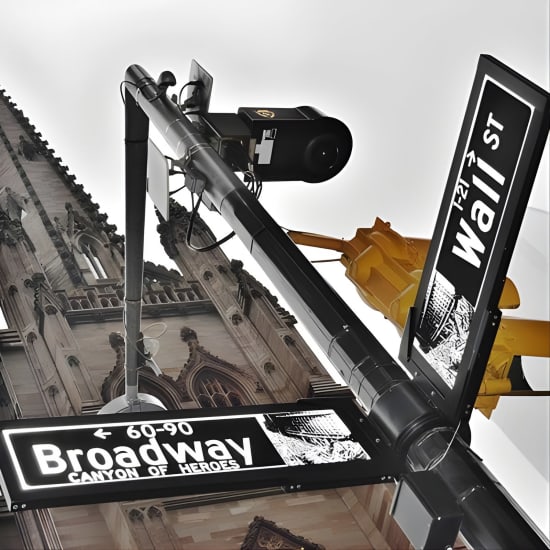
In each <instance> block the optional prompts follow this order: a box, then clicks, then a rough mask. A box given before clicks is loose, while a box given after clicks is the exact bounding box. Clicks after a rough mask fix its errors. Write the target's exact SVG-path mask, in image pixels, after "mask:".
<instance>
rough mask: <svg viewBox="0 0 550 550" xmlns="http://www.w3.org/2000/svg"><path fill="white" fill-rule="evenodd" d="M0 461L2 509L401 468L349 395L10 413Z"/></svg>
mask: <svg viewBox="0 0 550 550" xmlns="http://www.w3.org/2000/svg"><path fill="white" fill-rule="evenodd" d="M0 464H1V473H2V476H1V479H0V481H1V485H2V492H3V494H4V496H5V498H6V501H7V503H8V506H9V507H10V509H11V510H21V509H24V508H38V507H45V506H63V505H69V504H81V503H88V502H101V501H119V500H123V499H124V500H129V499H142V498H152V497H157V496H162V497H167V496H173V495H181V494H192V493H207V492H215V491H223V490H232V489H237V488H238V489H243V488H260V487H273V486H282V487H283V488H285V489H286V490H288V491H291V490H300V489H312V488H321V487H335V486H345V485H355V484H364V483H376V482H380V481H384V480H386V479H388V478H391V477H394V476H398V475H399V473H400V471H401V470H402V468H401V467H399V466H397V464H396V462H395V459H394V458H393V456H392V455H391V453H390V451H389V449H388V448H387V447H386V446H385V445H384V444H383V443H382V442H381V440H380V437H379V436H378V435H377V434H376V433H375V431H374V429H373V428H372V427H371V426H370V425H369V423H368V421H367V419H365V418H364V417H363V414H362V413H361V412H360V411H359V410H358V409H357V408H356V407H355V405H353V403H352V402H351V401H350V400H348V399H346V400H341V399H335V400H323V406H322V407H319V405H316V404H315V403H312V402H302V403H301V404H299V405H272V406H271V405H268V406H265V407H261V408H259V407H242V408H238V409H216V410H196V411H177V412H159V413H140V414H124V415H101V416H97V417H68V418H48V419H24V420H17V421H12V422H7V423H2V424H0Z"/></svg>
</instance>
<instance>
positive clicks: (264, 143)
mask: <svg viewBox="0 0 550 550" xmlns="http://www.w3.org/2000/svg"><path fill="white" fill-rule="evenodd" d="M212 84H213V79H212V76H211V75H210V74H209V73H207V72H206V71H205V70H204V69H203V68H202V67H201V66H200V65H199V64H198V63H197V62H196V61H195V60H193V62H192V65H191V72H190V77H189V82H188V84H187V85H186V87H187V89H188V92H187V98H186V99H185V101H184V102H181V97H180V98H179V99H178V100H177V102H178V104H180V108H181V109H182V110H183V111H184V112H185V114H186V115H187V116H188V117H189V118H190V120H192V122H193V124H195V126H196V127H197V128H198V129H199V130H200V131H201V133H202V134H203V135H204V136H205V137H207V139H208V140H209V142H210V145H211V146H212V147H213V148H214V149H215V150H216V151H217V152H218V154H219V155H220V156H221V157H222V158H223V159H224V160H225V161H226V162H227V163H228V164H229V165H230V166H231V167H232V169H234V170H235V171H243V172H246V171H247V170H249V171H252V172H253V173H254V175H255V176H256V177H259V178H260V179H261V180H263V181H306V182H309V183H317V182H321V181H325V180H327V179H329V178H332V177H333V176H335V175H336V174H338V172H340V170H342V168H343V167H344V166H345V165H346V163H347V161H348V159H349V157H350V154H351V149H352V137H351V133H350V131H349V129H348V128H347V126H346V125H345V124H344V123H343V122H340V121H339V120H337V119H335V118H332V117H327V116H325V115H324V114H323V113H321V112H320V111H318V110H317V109H315V108H314V107H307V106H306V107H296V108H270V107H240V108H239V109H238V112H237V113H210V112H209V111H208V107H209V104H210V96H211V93H212ZM180 95H181V92H180ZM174 99H175V98H174Z"/></svg>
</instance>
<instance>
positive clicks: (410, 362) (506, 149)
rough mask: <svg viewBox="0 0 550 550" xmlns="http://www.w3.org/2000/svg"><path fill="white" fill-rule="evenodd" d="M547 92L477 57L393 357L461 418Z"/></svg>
mask: <svg viewBox="0 0 550 550" xmlns="http://www.w3.org/2000/svg"><path fill="white" fill-rule="evenodd" d="M549 97H550V96H549V94H548V93H547V92H546V91H544V90H542V89H541V88H539V87H538V86H536V85H535V84H533V83H531V82H529V81H528V80H527V79H525V78H523V77H522V76H521V75H519V74H517V73H515V72H514V71H512V70H511V69H509V68H508V67H506V66H505V65H503V64H502V63H500V62H499V61H497V60H496V59H493V58H491V57H489V56H485V55H482V56H481V57H480V60H479V64H478V68H477V72H476V76H475V80H474V85H473V88H472V92H471V95H470V100H469V103H468V107H467V110H466V115H465V117H464V122H463V126H462V130H461V133H460V136H459V140H458V145H457V148H456V152H455V156H454V159H453V163H452V166H451V171H450V175H449V179H448V182H447V187H446V189H445V194H444V197H443V201H442V205H441V209H440V212H439V216H438V219H437V223H436V227H435V230H434V235H433V238H432V242H431V246H430V251H429V254H428V258H427V261H426V265H425V267H424V271H423V274H422V279H421V281H420V285H419V289H418V294H417V297H416V302H415V305H414V308H413V309H412V314H411V316H410V318H409V323H408V326H407V329H406V331H405V335H404V339H403V344H402V347H401V352H400V359H401V360H403V361H404V363H405V365H406V366H407V368H408V369H409V370H410V372H411V373H413V374H414V375H415V380H416V382H417V384H419V385H420V387H421V388H422V389H423V390H424V391H425V392H426V393H427V394H428V395H429V396H430V399H431V400H432V401H433V402H434V403H436V405H437V406H438V407H439V408H440V409H441V410H442V411H443V412H444V413H445V414H446V416H447V417H448V419H449V420H450V421H451V422H453V423H457V422H458V421H460V419H467V418H468V417H469V414H470V413H471V407H472V405H473V401H474V400H475V397H476V395H477V392H478V390H479V385H480V382H481V378H482V377H483V373H484V371H485V365H486V364H487V359H488V356H489V353H490V350H491V348H492V345H493V341H494V337H495V334H496V330H497V329H498V325H499V322H500V315H501V312H500V311H499V310H498V300H499V298H500V294H501V292H502V288H503V284H504V279H505V277H506V271H507V269H508V265H509V263H510V258H511V255H512V251H513V248H514V245H515V242H516V239H517V235H518V232H519V228H520V225H521V220H522V218H523V215H524V212H525V209H526V207H527V201H528V198H529V194H530V192H531V188H532V185H533V180H534V178H535V174H536V170H537V167H538V164H539V162H540V158H541V156H542V151H543V148H544V144H545V142H546V138H547V135H548V129H549V119H550V106H549V105H550V100H549Z"/></svg>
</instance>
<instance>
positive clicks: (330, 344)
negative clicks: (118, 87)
mask: <svg viewBox="0 0 550 550" xmlns="http://www.w3.org/2000/svg"><path fill="white" fill-rule="evenodd" d="M125 82H126V90H127V91H128V92H129V93H130V94H131V95H132V96H133V98H134V100H135V102H136V104H137V105H139V107H140V108H141V109H142V110H143V112H144V113H145V114H146V115H147V117H148V118H149V120H150V121H151V122H152V123H153V124H154V125H155V126H156V127H157V128H158V130H159V131H160V133H161V135H163V136H164V138H165V139H166V141H167V142H168V144H170V146H171V147H172V149H173V150H174V152H175V154H176V157H177V159H178V160H180V161H181V163H182V165H183V166H185V167H189V168H191V169H193V170H194V171H196V172H199V173H201V174H202V175H203V177H204V180H205V181H206V187H205V193H206V195H207V196H208V198H209V200H210V201H211V203H212V204H213V205H214V206H215V208H216V209H217V210H218V211H219V212H220V214H221V215H222V216H223V217H224V219H225V220H226V221H227V222H228V223H229V225H231V227H232V229H233V230H234V231H235V233H236V234H237V235H238V236H239V238H240V239H241V240H242V241H243V243H244V244H245V245H246V246H247V248H248V250H249V251H250V254H251V255H252V257H254V258H255V259H256V260H257V261H258V263H259V264H260V265H261V266H262V268H263V269H264V271H265V272H266V274H267V276H268V277H270V279H271V281H272V282H273V284H274V285H276V287H277V288H278V289H279V291H280V292H281V293H282V294H283V296H284V297H285V298H286V299H287V301H288V302H289V304H290V306H291V307H292V309H293V311H294V313H296V315H297V317H298V318H299V319H300V321H301V322H302V323H303V324H304V325H305V326H306V327H307V328H308V330H309V331H310V332H311V334H312V336H313V337H314V338H315V339H316V341H317V343H318V344H319V345H320V346H321V348H322V349H323V350H324V352H325V353H326V355H327V356H328V358H329V359H330V360H331V362H332V363H333V365H334V366H335V367H336V368H337V369H338V370H339V372H340V373H341V374H342V376H343V377H344V379H345V380H346V381H347V382H348V384H349V386H350V388H351V389H352V390H353V392H354V394H355V395H356V397H357V399H358V400H359V402H361V403H362V404H363V406H364V407H365V408H366V409H367V411H369V416H368V418H369V420H370V421H372V422H373V423H374V424H375V425H376V426H378V428H379V429H380V430H381V432H382V433H383V434H384V435H385V437H386V438H387V440H388V442H389V443H390V444H391V445H392V446H393V448H394V449H395V452H396V453H397V454H398V455H399V456H400V457H403V458H406V463H407V465H408V467H409V468H410V469H411V470H412V471H414V470H425V469H433V470H434V471H435V472H437V473H438V474H439V476H440V477H441V478H442V479H443V481H444V482H445V484H446V485H447V486H448V488H449V489H450V491H451V493H452V494H453V496H454V497H455V498H456V500H457V502H458V503H459V506H460V507H461V509H462V511H463V513H464V520H463V523H462V528H461V531H462V533H463V534H464V535H465V536H466V538H467V539H468V541H469V542H470V543H471V544H472V545H473V546H474V547H476V548H486V549H490V548H505V547H507V548H546V543H545V542H544V541H543V539H542V537H541V536H540V534H539V533H538V532H537V531H536V528H534V526H533V525H532V523H530V522H529V521H528V520H527V519H526V518H525V517H524V515H523V514H522V513H520V512H519V511H518V509H516V507H515V506H514V505H513V504H512V503H511V501H510V500H509V499H508V498H507V497H506V496H505V495H504V494H503V493H502V491H501V490H500V489H499V488H498V486H497V484H496V482H495V480H494V478H493V477H492V476H491V475H490V474H489V473H488V472H487V471H486V470H485V468H484V467H483V466H482V464H481V462H480V460H479V458H478V457H476V456H475V455H474V454H473V453H472V452H471V451H470V449H469V448H468V446H467V444H465V443H464V442H463V441H462V440H461V439H460V437H456V438H455V437H453V435H454V432H455V428H454V426H449V425H448V423H447V421H446V420H445V419H444V418H443V416H442V415H441V414H440V413H439V412H438V411H437V409H435V408H434V407H432V406H431V405H430V403H429V401H428V400H427V399H426V397H425V396H424V395H423V394H422V393H421V392H420V391H419V390H418V389H417V388H416V387H415V386H414V384H412V383H411V382H410V381H409V379H408V377H407V376H406V375H405V374H404V372H403V370H402V369H401V367H399V366H398V365H397V364H396V363H395V361H394V360H393V359H392V358H391V356H390V355H389V354H388V353H387V352H386V350H385V349H384V348H383V347H382V345H381V344H380V343H379V342H378V341H377V340H376V339H375V338H374V336H373V335H372V334H371V333H370V332H369V331H368V329H367V328H366V327H365V326H364V325H363V324H362V323H361V322H360V321H359V319H358V318H357V316H356V315H355V314H354V313H353V312H352V311H351V309H350V308H349V307H348V306H347V305H346V304H345V302H344V301H343V300H342V299H341V298H340V297H339V296H338V295H337V294H336V293H335V292H334V291H333V290H332V288H331V287H330V286H329V285H327V283H326V282H325V281H324V279H323V278H322V277H321V276H320V275H319V274H318V273H317V271H316V270H315V269H314V268H313V267H312V266H311V264H310V262H309V261H308V260H307V259H306V258H305V257H304V256H303V255H302V254H301V252H300V251H299V250H298V249H297V247H296V246H295V245H294V244H293V243H292V241H291V240H290V239H289V238H288V236H287V235H286V234H285V233H284V232H283V231H282V230H281V228H280V227H279V225H278V224H277V223H276V222H275V221H274V220H273V219H272V218H271V217H270V216H269V214H268V213H267V212H266V211H265V209H264V208H263V207H262V206H261V205H260V204H259V203H258V201H257V200H256V198H255V197H253V195H252V194H251V193H250V192H249V191H248V190H247V189H246V188H245V187H244V185H243V184H242V182H241V181H240V180H239V179H238V178H237V177H236V175H235V174H234V173H233V172H232V171H231V170H230V168H229V167H228V166H227V165H226V164H225V163H224V162H223V160H222V159H221V158H220V157H219V156H218V154H217V153H216V152H215V151H214V150H213V149H212V148H211V147H210V146H209V144H208V143H207V141H206V139H205V138H204V137H203V136H202V134H201V133H200V132H199V131H198V130H197V129H196V128H195V127H194V126H193V124H192V123H191V122H190V121H189V120H188V119H187V118H186V116H185V115H184V114H183V113H182V112H181V110H180V109H179V107H178V106H177V105H176V104H175V103H173V102H172V101H171V100H170V99H169V98H167V97H166V94H165V93H163V90H161V89H160V88H159V87H158V86H157V85H156V84H155V82H154V80H153V79H152V78H151V76H150V75H149V74H148V73H147V72H146V71H145V70H144V69H143V68H141V67H140V66H138V65H132V66H130V67H129V68H128V70H127V72H126V76H125Z"/></svg>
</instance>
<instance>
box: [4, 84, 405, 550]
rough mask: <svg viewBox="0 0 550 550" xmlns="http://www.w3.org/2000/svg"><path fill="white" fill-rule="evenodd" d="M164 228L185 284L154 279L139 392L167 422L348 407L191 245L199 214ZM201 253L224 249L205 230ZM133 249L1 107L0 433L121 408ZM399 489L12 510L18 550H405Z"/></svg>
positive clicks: (236, 281) (264, 297) (147, 281)
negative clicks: (200, 414) (198, 411)
mask: <svg viewBox="0 0 550 550" xmlns="http://www.w3.org/2000/svg"><path fill="white" fill-rule="evenodd" d="M170 208H171V212H170V222H169V223H166V222H162V223H160V225H159V233H160V238H161V241H162V243H163V244H164V247H165V249H166V251H167V253H168V255H169V256H170V257H171V258H172V259H173V260H174V261H175V263H176V265H177V266H178V269H179V272H178V271H175V270H168V269H165V268H164V267H162V266H157V265H153V264H150V263H146V264H145V276H144V287H143V309H142V311H143V320H142V327H143V332H144V334H145V335H146V336H150V337H154V338H157V339H158V340H159V342H160V351H159V353H158V355H156V356H155V360H156V362H157V363H158V364H159V365H162V371H163V373H162V375H161V376H156V375H155V374H154V373H153V372H152V371H151V370H150V369H148V368H147V367H144V368H143V369H141V371H140V375H139V380H140V391H142V392H145V393H149V394H151V395H154V396H155V397H157V398H159V399H160V400H161V401H162V402H163V403H164V405H165V406H166V407H167V408H168V409H192V408H199V407H203V406H208V407H216V406H239V405H262V404H268V403H292V402H295V401H296V400H297V399H300V398H303V397H309V396H315V395H316V393H317V391H318V389H319V388H321V389H322V392H323V395H327V394H328V395H331V394H336V395H350V394H349V390H347V389H346V388H342V387H340V386H338V385H336V384H335V383H334V382H332V380H331V379H330V377H329V375H328V374H327V372H326V371H325V369H324V367H323V366H322V364H321V363H320V362H319V361H318V360H317V358H316V357H315V356H314V354H313V353H312V352H311V350H310V349H309V348H308V347H307V345H306V344H305V342H304V341H303V340H302V338H301V336H300V334H299V333H298V332H297V330H296V326H295V325H296V320H295V319H294V318H293V317H292V315H291V314H290V313H289V312H287V311H285V310H284V308H282V307H281V306H280V305H279V303H278V301H277V299H276V298H275V297H274V296H273V295H272V294H271V293H270V292H269V291H268V290H267V289H266V288H265V287H264V286H263V285H262V284H260V283H259V282H258V281H257V280H255V279H254V278H253V277H251V276H250V275H249V274H248V273H247V272H246V270H245V269H244V267H243V264H242V263H241V262H239V261H229V260H228V258H227V257H226V256H225V255H224V253H223V252H222V251H221V250H220V249H214V250H212V251H209V252H203V253H199V252H195V251H192V250H190V249H189V248H187V247H186V245H185V232H186V229H187V226H188V224H189V213H188V212H187V211H186V210H185V209H184V208H183V207H182V206H180V205H178V204H177V203H175V202H172V203H171V206H170ZM194 240H195V241H196V244H197V245H199V246H200V245H201V244H202V245H206V244H209V243H210V242H212V241H213V240H214V236H213V235H212V234H211V232H210V230H209V228H208V227H207V226H206V225H205V224H204V223H203V222H202V221H201V220H200V218H199V219H198V220H197V221H196V223H195V233H194ZM123 245H124V239H123V237H122V236H121V235H119V234H118V233H117V232H116V227H115V226H113V225H111V224H109V223H108V221H107V217H106V216H105V215H104V214H102V213H100V211H99V206H98V205H97V204H95V203H94V202H93V201H92V198H91V195H90V194H89V193H87V192H85V191H84V189H83V188H82V186H81V185H79V184H77V183H76V180H75V177H74V176H73V175H71V174H69V172H68V169H67V168H66V166H64V165H63V164H62V163H61V159H59V158H58V157H56V156H55V155H54V152H53V151H52V150H51V149H49V148H48V143H47V142H46V141H44V140H43V139H42V137H41V135H40V134H39V133H38V132H36V130H35V128H34V127H33V126H32V125H31V124H30V122H29V121H28V119H27V118H26V117H24V115H23V113H22V112H21V111H20V110H19V109H18V108H17V107H16V105H15V104H14V103H13V102H12V101H11V100H10V98H9V97H8V96H6V94H5V93H4V92H0V300H1V307H2V310H3V312H4V316H5V318H6V321H7V324H8V328H7V329H5V330H2V331H0V419H16V418H22V417H56V416H72V415H85V414H95V413H97V411H98V410H99V409H100V408H101V407H102V406H103V405H104V404H105V403H106V402H108V401H110V400H111V399H113V398H114V397H116V396H118V395H121V394H123V393H124V368H123V364H124V345H123V344H124V339H123V336H122V333H123V322H122V313H123V298H124V283H123V269H124V246H123ZM392 492H393V485H392V484H389V485H374V486H357V487H354V488H340V489H334V490H324V491H306V492H302V493H293V494H285V493H282V492H281V490H280V489H269V490H268V489H265V490H256V491H234V492H231V493H227V492H225V493H215V494H206V495H195V496H185V497H184V496H182V497H174V498H167V499H155V500H144V501H139V502H116V503H104V504H95V505H81V504H78V503H76V502H75V505H74V506H70V507H64V508H51V509H42V510H28V511H23V512H17V513H10V512H8V511H7V510H6V508H5V506H4V507H3V508H1V509H0V510H1V511H0V540H1V541H2V544H1V546H2V547H3V548H7V549H14V550H15V549H19V548H25V549H36V550H38V549H43V548H52V549H53V548H55V549H61V548H62V549H65V550H69V549H75V550H76V549H77V548H78V549H90V550H91V549H102V550H103V549H110V548H120V549H132V550H133V549H135V550H138V549H139V550H141V549H153V548H154V549H174V550H175V549H185V550H199V549H201V550H215V549H220V550H222V549H229V548H241V547H242V548H244V549H245V550H248V549H251V548H266V549H267V548H311V549H315V548H318V549H322V548H325V549H327V550H329V549H335V550H352V549H356V550H364V549H367V548H376V549H381V548H392V549H395V548H408V547H409V543H408V541H407V540H406V538H405V537H404V535H403V534H402V533H401V531H400V530H399V528H398V527H397V525H396V524H395V522H393V520H392V518H391V517H390V516H389V515H388V510H389V506H390V501H391V495H392Z"/></svg>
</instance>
